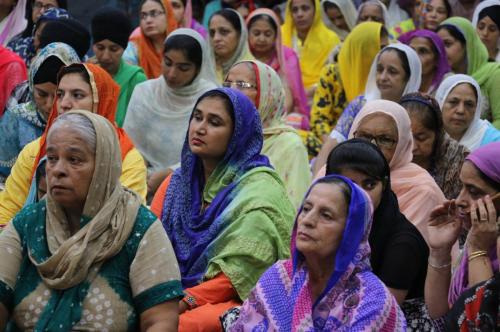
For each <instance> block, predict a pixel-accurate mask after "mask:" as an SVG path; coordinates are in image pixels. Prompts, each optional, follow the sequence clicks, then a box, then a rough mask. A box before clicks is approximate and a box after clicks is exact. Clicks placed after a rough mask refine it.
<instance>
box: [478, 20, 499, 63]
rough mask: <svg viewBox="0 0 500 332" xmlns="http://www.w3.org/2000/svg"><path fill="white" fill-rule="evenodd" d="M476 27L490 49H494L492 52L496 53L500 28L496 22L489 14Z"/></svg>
mask: <svg viewBox="0 0 500 332" xmlns="http://www.w3.org/2000/svg"><path fill="white" fill-rule="evenodd" d="M476 29H477V33H478V34H479V38H481V41H482V42H483V44H484V45H485V46H486V48H487V49H488V51H493V52H490V53H493V54H496V52H497V46H498V39H499V38H500V30H499V29H498V26H497V25H496V24H495V22H493V20H492V19H491V18H490V17H489V16H485V17H483V19H482V20H480V21H479V22H478V23H477V27H476Z"/></svg>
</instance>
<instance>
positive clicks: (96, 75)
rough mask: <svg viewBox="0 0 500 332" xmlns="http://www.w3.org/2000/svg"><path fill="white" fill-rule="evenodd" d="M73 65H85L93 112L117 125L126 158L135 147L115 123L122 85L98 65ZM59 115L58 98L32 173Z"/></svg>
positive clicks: (122, 150)
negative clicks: (88, 77)
mask: <svg viewBox="0 0 500 332" xmlns="http://www.w3.org/2000/svg"><path fill="white" fill-rule="evenodd" d="M71 66H73V67H84V68H85V70H86V71H87V73H88V75H89V76H90V87H91V90H92V99H93V106H92V110H90V111H91V113H95V114H98V115H100V116H102V117H105V118H106V119H107V120H108V121H109V122H111V123H112V124H113V126H114V127H115V130H116V133H117V135H118V142H119V143H120V150H121V157H122V160H123V159H124V158H125V156H126V155H127V153H128V152H129V151H130V150H132V149H133V148H134V145H133V144H132V141H131V140H130V138H129V137H128V135H127V133H126V132H125V131H124V130H123V129H121V128H118V126H117V125H116V123H115V114H116V107H117V104H118V96H119V95H120V87H119V86H118V84H116V83H115V81H113V79H112V78H111V76H109V74H108V73H107V72H106V71H105V70H104V69H102V68H101V67H100V66H98V65H94V64H91V63H86V64H80V63H78V64H76V63H75V64H72V65H71ZM58 116H59V112H58V111H57V98H55V100H54V105H53V106H52V111H51V112H50V116H49V119H48V120H47V126H46V127H45V132H44V133H43V135H42V137H41V139H40V150H39V152H38V155H37V156H36V159H35V163H34V167H33V170H32V175H34V174H35V172H36V168H37V166H38V163H39V162H40V160H41V159H42V158H43V157H44V156H45V154H46V152H47V151H46V149H47V133H48V132H49V130H50V127H51V126H52V124H53V123H54V121H55V120H56V118H57V117H58Z"/></svg>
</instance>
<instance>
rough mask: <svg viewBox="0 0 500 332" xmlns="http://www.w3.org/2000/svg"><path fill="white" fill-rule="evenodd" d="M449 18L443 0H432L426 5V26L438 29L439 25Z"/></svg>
mask: <svg viewBox="0 0 500 332" xmlns="http://www.w3.org/2000/svg"><path fill="white" fill-rule="evenodd" d="M447 18H448V12H447V11H446V6H445V5H444V2H443V0H431V1H429V2H428V3H427V5H426V6H425V11H424V28H425V29H427V30H431V31H436V29H437V27H438V26H439V25H440V24H441V22H443V21H444V20H446V19H447Z"/></svg>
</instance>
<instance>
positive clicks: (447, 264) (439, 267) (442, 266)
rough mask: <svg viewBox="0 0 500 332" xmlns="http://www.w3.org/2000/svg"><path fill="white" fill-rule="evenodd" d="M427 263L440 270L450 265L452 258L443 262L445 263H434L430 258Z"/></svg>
mask: <svg viewBox="0 0 500 332" xmlns="http://www.w3.org/2000/svg"><path fill="white" fill-rule="evenodd" d="M427 263H428V264H429V266H430V267H432V268H434V269H436V270H440V269H444V268H447V267H450V266H451V259H450V261H449V262H448V263H446V264H443V265H435V264H432V263H431V260H430V259H429V260H428V261H427Z"/></svg>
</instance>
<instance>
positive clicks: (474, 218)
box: [470, 202, 479, 226]
mask: <svg viewBox="0 0 500 332" xmlns="http://www.w3.org/2000/svg"><path fill="white" fill-rule="evenodd" d="M470 220H471V223H472V226H477V224H478V223H479V216H478V214H477V205H476V202H473V203H472V204H471V206H470Z"/></svg>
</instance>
